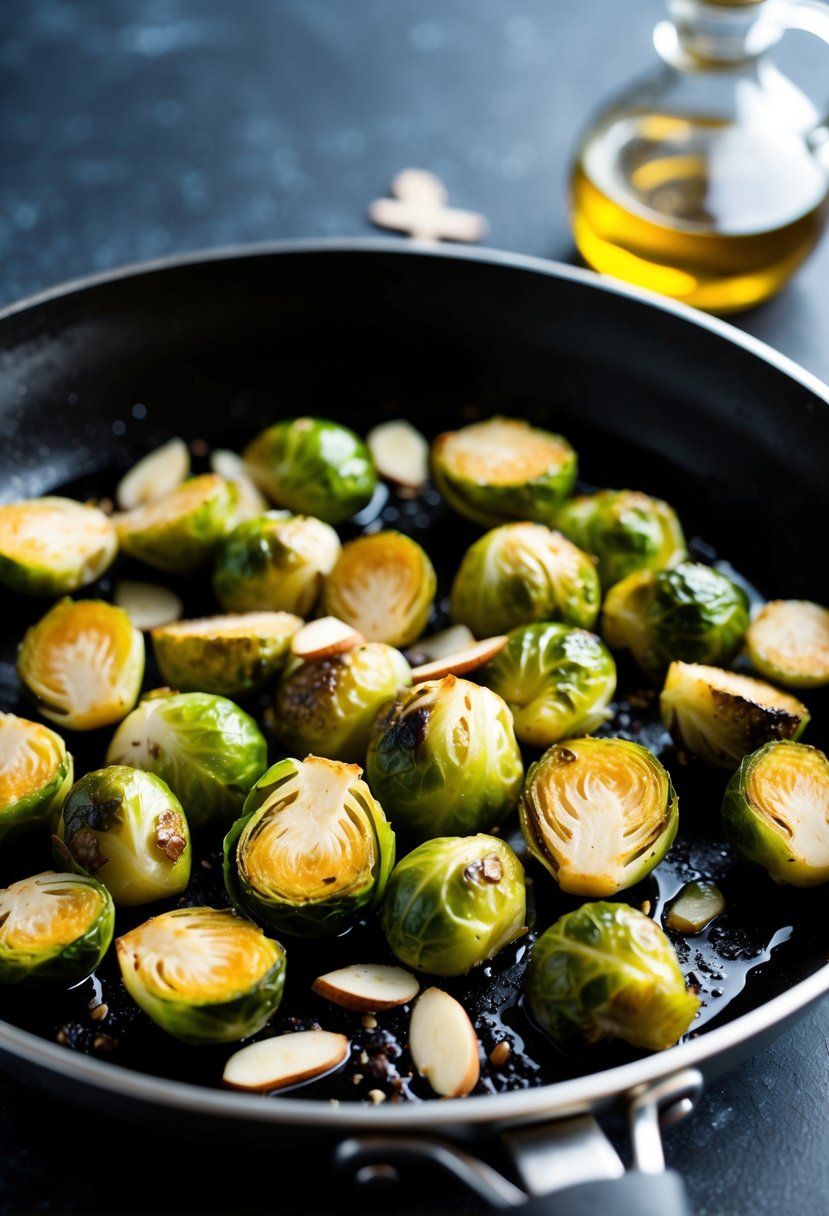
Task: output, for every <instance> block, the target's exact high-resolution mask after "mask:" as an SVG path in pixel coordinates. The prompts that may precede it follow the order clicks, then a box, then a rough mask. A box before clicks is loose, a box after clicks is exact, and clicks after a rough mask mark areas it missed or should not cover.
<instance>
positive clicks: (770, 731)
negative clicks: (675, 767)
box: [659, 662, 809, 768]
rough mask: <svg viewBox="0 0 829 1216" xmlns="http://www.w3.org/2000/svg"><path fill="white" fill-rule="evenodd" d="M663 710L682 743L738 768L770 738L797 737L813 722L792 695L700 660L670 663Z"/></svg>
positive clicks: (698, 753)
mask: <svg viewBox="0 0 829 1216" xmlns="http://www.w3.org/2000/svg"><path fill="white" fill-rule="evenodd" d="M659 710H660V713H661V716H662V723H663V725H664V726H665V729H666V730H668V731H670V733H671V737H672V739H673V740H674V742H675V743H676V744H677V746H678V747H684V748H686V749H687V750H688V751H689V752H693V753H694V755H695V756H699V757H700V758H701V759H702V760H705V761H706V762H707V763H708V764H714V765H717V766H718V767H719V768H736V767H737V765H738V764H739V763H740V761H741V760H742V758H743V756H745V755H746V754H747V753H748V752H752V751H755V750H756V749H757V748H758V747H760V746H761V745H762V744H763V743H768V742H769V740H771V739H798V738H799V737H800V736H801V735H802V734H803V731H804V730H805V729H806V725H807V723H808V721H809V711H808V709H807V708H806V706H805V705H803V704H802V703H801V702H800V701H798V700H797V698H796V697H793V696H791V695H790V694H789V693H785V692H780V690H779V689H778V688H772V686H771V684H766V683H765V682H764V681H763V680H754V679H751V677H749V676H740V675H736V674H735V673H734V672H733V671H723V670H722V668H720V667H705V666H703V664H701V663H679V662H676V663H671V665H670V667H669V668H668V674H667V676H666V678H665V685H664V687H663V689H662V692H661V693H660V696H659Z"/></svg>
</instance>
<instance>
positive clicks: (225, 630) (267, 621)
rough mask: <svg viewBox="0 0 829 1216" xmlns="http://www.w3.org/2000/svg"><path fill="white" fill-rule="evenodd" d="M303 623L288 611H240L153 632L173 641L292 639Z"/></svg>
mask: <svg viewBox="0 0 829 1216" xmlns="http://www.w3.org/2000/svg"><path fill="white" fill-rule="evenodd" d="M301 624H302V619H301V617H297V616H294V615H293V613H290V612H240V613H226V614H225V615H223V616H205V617H199V618H198V619H194V620H189V621H174V622H172V623H171V624H169V625H162V626H160V627H159V628H158V630H156V631H155V632H157V633H160V634H164V635H166V636H168V637H174V638H191V637H192V638H204V639H205V640H208V639H210V638H248V637H260V638H261V637H264V638H282V637H288V636H292V635H293V634H294V633H296V631H297V629H298V628H299V626H300V625H301Z"/></svg>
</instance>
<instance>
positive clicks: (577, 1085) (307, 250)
mask: <svg viewBox="0 0 829 1216" xmlns="http://www.w3.org/2000/svg"><path fill="white" fill-rule="evenodd" d="M324 253H338V254H352V253H354V254H372V253H375V254H383V255H388V254H393V255H395V256H404V257H428V258H440V259H450V260H462V261H468V262H473V263H480V264H487V265H496V266H501V267H504V268H505V269H516V270H524V271H530V272H534V273H539V274H542V275H544V276H546V277H550V278H557V279H564V280H568V281H570V282H575V283H579V284H581V285H583V286H586V287H589V288H591V289H594V290H599V291H604V292H607V293H608V294H610V295H614V296H617V297H622V298H627V299H630V300H632V301H634V302H636V303H638V304H641V305H644V306H646V307H650V308H656V309H657V310H658V311H660V312H663V313H668V314H671V315H673V316H675V317H676V318H677V319H678V320H681V321H684V322H686V323H691V324H692V325H694V326H696V327H698V328H700V329H704V330H708V331H709V332H710V333H712V334H714V335H716V336H717V337H719V338H721V339H723V340H725V341H727V342H729V343H730V344H732V345H736V346H738V347H740V348H742V349H743V350H745V351H746V352H748V353H749V354H751V355H753V356H755V357H757V358H760V359H761V360H762V361H764V362H765V363H767V364H770V365H771V366H773V367H775V368H777V369H778V370H779V371H781V372H782V373H783V374H784V375H786V376H787V377H789V378H790V379H792V380H794V381H796V382H797V383H799V384H801V385H802V386H803V387H804V388H806V389H808V390H809V391H810V392H811V393H813V394H814V395H815V396H816V397H817V398H819V399H820V400H822V401H823V402H824V403H825V404H827V405H829V386H827V385H826V384H824V383H823V382H822V381H821V380H820V379H819V378H818V377H817V376H815V375H814V374H813V373H812V372H809V371H807V370H806V369H805V368H803V367H801V366H800V365H799V364H797V363H796V362H794V360H792V359H790V358H789V357H788V356H786V355H784V354H782V353H781V352H780V351H777V350H775V349H774V348H773V347H771V346H769V345H768V344H767V343H765V342H763V341H762V340H761V339H759V338H755V337H754V336H753V335H751V334H747V333H745V332H744V331H742V330H740V329H738V328H737V327H736V326H734V325H731V324H730V323H729V322H727V321H724V320H722V319H721V318H718V317H713V316H708V315H707V314H704V313H700V312H698V311H697V310H695V309H692V308H691V307H689V306H688V305H685V304H681V303H679V302H677V301H673V300H668V299H666V298H664V297H662V296H659V295H657V294H656V293H654V292H651V291H648V290H646V289H643V288H638V287H634V286H632V285H629V284H625V283H621V282H619V281H616V280H613V279H610V278H607V277H605V276H601V275H597V274H595V273H594V272H593V271H590V270H586V269H582V268H581V267H574V266H569V265H566V264H565V263H562V262H557V261H553V260H550V259H544V258H539V257H534V256H531V255H527V254H517V253H512V252H509V251H507V250H499V249H489V248H487V249H465V248H459V247H455V246H452V247H448V248H447V247H443V246H437V245H433V244H431V243H429V242H420V241H406V242H404V241H402V240H399V239H395V238H381V237H349V238H339V237H330V238H312V239H296V240H280V241H267V242H261V243H256V244H242V245H229V246H223V247H219V248H213V249H204V250H195V251H190V252H186V253H180V254H175V255H172V256H169V257H164V258H159V259H155V260H152V261H144V262H137V263H133V264H129V265H126V266H120V267H116V268H113V269H110V270H107V271H103V272H100V273H96V274H93V275H88V276H83V277H80V278H75V279H72V280H69V281H67V282H65V283H61V284H58V285H56V286H54V287H51V288H47V289H46V290H43V291H39V292H37V293H34V294H32V295H29V296H26V297H24V298H22V299H20V300H17V301H15V302H13V303H11V304H9V305H6V306H4V307H3V308H2V309H0V325H2V323H3V322H5V321H7V320H11V319H13V318H16V317H18V316H20V315H21V314H23V313H25V312H27V311H30V310H34V309H36V308H38V307H39V306H41V305H43V304H47V303H50V302H52V301H55V300H59V299H61V298H63V297H69V296H72V295H75V294H80V293H82V292H85V291H88V290H92V289H95V288H97V287H101V286H105V285H107V284H109V283H117V282H121V281H124V280H128V279H132V278H137V277H140V276H143V275H148V274H154V273H159V272H164V271H168V270H177V269H182V268H187V267H189V266H197V265H203V264H211V263H213V262H227V261H233V260H237V259H247V258H263V257H271V256H279V255H282V254H300V255H301V254H324ZM827 992H829V962H827V964H825V965H824V966H822V967H821V968H820V969H819V970H817V971H815V972H814V973H813V974H812V975H810V976H808V977H807V978H806V979H803V980H801V981H799V982H798V983H797V984H795V985H793V986H792V987H791V988H789V989H788V990H787V991H786V992H783V993H781V994H779V995H778V996H777V997H774V998H772V999H771V1000H770V1001H766V1002H765V1003H764V1004H762V1005H760V1006H759V1007H758V1008H756V1009H752V1010H750V1011H748V1012H747V1013H744V1014H742V1015H741V1016H739V1017H737V1018H735V1019H734V1020H733V1021H731V1022H729V1023H727V1024H726V1025H724V1026H721V1027H719V1028H717V1029H715V1030H712V1031H710V1032H706V1033H705V1034H701V1035H700V1036H699V1037H697V1038H693V1039H690V1040H688V1041H686V1042H685V1043H681V1044H678V1045H676V1046H674V1047H671V1048H669V1049H668V1050H667V1051H665V1052H661V1053H657V1054H655V1055H652V1056H647V1057H644V1058H643V1059H639V1060H635V1061H632V1062H630V1063H627V1064H623V1065H619V1066H616V1067H614V1068H611V1069H606V1070H603V1071H600V1072H597V1073H590V1074H588V1075H586V1076H581V1077H577V1078H572V1079H568V1080H562V1081H552V1082H550V1083H548V1084H546V1085H543V1086H539V1087H537V1088H532V1089H526V1090H519V1091H513V1092H509V1093H502V1094H495V1095H478V1096H471V1097H468V1098H467V1099H466V1100H465V1101H464V1102H462V1103H457V1102H452V1103H450V1104H449V1106H448V1107H446V1106H444V1107H443V1108H438V1109H436V1107H435V1103H434V1102H424V1103H422V1104H419V1105H415V1104H408V1103H401V1104H396V1105H390V1104H388V1103H384V1104H381V1105H379V1106H369V1105H367V1104H362V1103H359V1102H354V1103H349V1104H341V1105H339V1106H332V1105H328V1104H325V1103H321V1102H319V1101H317V1100H314V1099H307V1098H306V1099H302V1098H292V1097H289V1096H287V1095H285V1096H282V1095H280V1096H279V1099H278V1100H274V1099H272V1098H268V1097H267V1096H266V1095H245V1094H238V1093H231V1092H228V1091H225V1090H221V1089H213V1088H207V1087H201V1086H197V1085H192V1084H190V1083H184V1082H178V1081H172V1080H169V1079H166V1078H163V1077H156V1076H154V1075H152V1074H149V1073H141V1072H135V1071H132V1070H131V1069H128V1068H126V1067H123V1066H121V1065H118V1064H115V1063H112V1062H110V1061H104V1060H97V1059H94V1058H92V1057H90V1056H85V1055H81V1054H79V1053H75V1052H71V1051H67V1050H66V1048H65V1047H61V1046H59V1045H58V1044H57V1043H52V1042H49V1041H48V1040H46V1039H43V1038H40V1037H39V1036H37V1035H34V1034H32V1033H31V1032H30V1031H26V1030H22V1029H20V1028H18V1027H16V1026H12V1025H11V1024H9V1023H6V1022H3V1021H2V1019H0V1058H2V1057H3V1056H4V1055H8V1056H12V1057H14V1058H15V1059H18V1060H22V1061H23V1062H24V1063H25V1064H28V1065H30V1066H34V1067H36V1068H41V1069H45V1070H46V1071H47V1072H48V1073H49V1074H58V1075H59V1076H61V1077H62V1078H63V1079H64V1080H66V1081H70V1082H76V1083H79V1084H81V1085H86V1086H89V1087H91V1088H93V1089H95V1090H99V1091H100V1090H102V1091H105V1092H107V1093H109V1094H111V1095H113V1096H117V1097H119V1098H122V1099H130V1100H133V1101H136V1102H138V1103H142V1104H150V1105H153V1106H164V1107H166V1108H168V1109H170V1110H180V1111H188V1112H191V1113H198V1114H199V1115H206V1116H210V1117H215V1118H221V1119H225V1120H230V1121H232V1122H239V1123H244V1122H256V1123H263V1124H268V1123H276V1124H279V1123H284V1122H287V1121H289V1120H290V1121H291V1122H293V1123H295V1124H297V1125H300V1126H306V1127H308V1126H313V1127H316V1128H319V1127H320V1126H321V1125H323V1126H326V1127H328V1128H329V1129H330V1130H331V1131H332V1132H336V1131H343V1130H355V1129H366V1130H370V1129H374V1130H377V1129H379V1128H381V1127H382V1128H383V1130H385V1131H389V1130H392V1129H394V1130H398V1131H402V1130H417V1129H419V1130H422V1131H425V1130H427V1129H430V1130H434V1129H435V1127H436V1126H447V1125H451V1126H452V1127H455V1128H457V1127H458V1126H471V1125H480V1124H484V1123H486V1124H500V1123H504V1122H508V1121H514V1120H520V1119H539V1118H544V1117H549V1118H553V1117H562V1116H564V1115H567V1114H571V1113H575V1112H577V1111H584V1110H586V1109H591V1108H595V1107H597V1106H599V1105H601V1104H603V1103H606V1102H609V1101H611V1100H612V1099H614V1098H618V1097H619V1096H621V1095H623V1094H625V1093H630V1092H631V1091H632V1090H635V1089H637V1088H639V1087H641V1086H643V1085H648V1084H652V1083H653V1082H655V1081H659V1080H662V1079H664V1078H666V1077H669V1076H672V1075H674V1074H676V1073H678V1072H680V1071H682V1070H683V1069H687V1068H694V1067H697V1066H699V1065H702V1064H704V1063H705V1062H706V1061H708V1060H710V1059H712V1058H714V1057H717V1056H719V1055H724V1054H726V1053H727V1052H728V1051H730V1050H732V1049H736V1048H738V1047H739V1046H740V1045H742V1044H745V1043H748V1042H750V1041H751V1040H752V1039H754V1038H757V1037H759V1036H761V1035H762V1034H763V1033H764V1032H769V1031H771V1030H772V1029H773V1028H775V1027H778V1026H779V1027H780V1028H781V1029H782V1025H783V1023H785V1022H786V1021H787V1020H788V1019H790V1018H793V1017H794V1016H795V1015H797V1014H798V1013H800V1012H801V1011H803V1010H805V1009H806V1008H807V1007H808V1006H809V1005H810V1004H812V1003H813V1002H814V1001H817V1000H818V999H819V998H820V997H821V996H823V995H825V994H826V993H827ZM441 1110H442V1111H445V1112H446V1117H445V1118H444V1117H443V1115H442V1113H441ZM450 1112H451V1113H450Z"/></svg>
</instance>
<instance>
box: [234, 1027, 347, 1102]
mask: <svg viewBox="0 0 829 1216" xmlns="http://www.w3.org/2000/svg"><path fill="white" fill-rule="evenodd" d="M350 1046H351V1044H350V1043H349V1041H348V1039H347V1038H346V1037H345V1035H344V1034H334V1033H333V1032H332V1031H330V1030H299V1031H297V1032H296V1033H295V1034H279V1035H276V1036H275V1037H274V1038H272V1039H260V1041H259V1042H257V1043H248V1045H247V1047H242V1048H240V1049H239V1051H237V1052H234V1054H233V1055H232V1056H231V1057H230V1059H229V1060H228V1062H227V1063H226V1064H225V1069H224V1072H223V1073H222V1080H223V1081H224V1083H225V1085H229V1086H231V1088H232V1089H247V1090H259V1091H264V1090H269V1089H283V1088H284V1087H285V1086H286V1085H298V1084H299V1083H300V1082H301V1081H312V1080H313V1079H314V1078H315V1077H321V1076H322V1075H323V1073H327V1072H331V1071H332V1069H334V1068H337V1067H338V1066H339V1065H340V1064H342V1063H343V1061H344V1060H345V1058H346V1056H347V1055H348V1051H349V1048H350Z"/></svg>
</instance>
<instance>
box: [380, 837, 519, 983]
mask: <svg viewBox="0 0 829 1216" xmlns="http://www.w3.org/2000/svg"><path fill="white" fill-rule="evenodd" d="M525 917H526V889H525V886H524V868H523V866H522V865H521V862H520V861H519V860H518V858H517V857H516V855H515V853H514V852H513V851H512V849H511V848H510V847H509V845H508V844H506V842H505V841H503V840H499V839H498V837H497V836H487V835H483V834H480V835H477V836H439V837H437V838H435V839H433V840H427V841H425V842H424V843H423V844H420V845H418V847H417V848H416V849H412V851H411V853H408V854H407V855H406V856H405V857H404V858H403V860H402V861H400V862H398V864H397V865H396V866H395V868H394V870H393V872H392V875H391V878H390V879H389V885H388V887H387V888H386V898H385V900H384V901H383V912H382V922H383V932H384V933H385V935H386V940H387V941H388V943H389V946H390V947H391V949H392V951H393V952H394V954H395V955H396V956H397V958H399V959H400V961H401V962H402V963H404V964H405V965H406V966H407V967H414V968H415V970H417V971H426V972H429V973H430V974H431V975H465V974H466V973H467V972H468V971H471V969H472V968H473V967H477V966H479V965H480V964H481V963H484V962H486V960H487V959H489V958H493V957H494V956H495V955H496V954H497V953H498V951H499V950H502V949H503V948H504V946H507V945H509V943H510V942H512V941H515V939H516V938H517V937H520V936H521V934H522V933H525V932H526V920H525Z"/></svg>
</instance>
